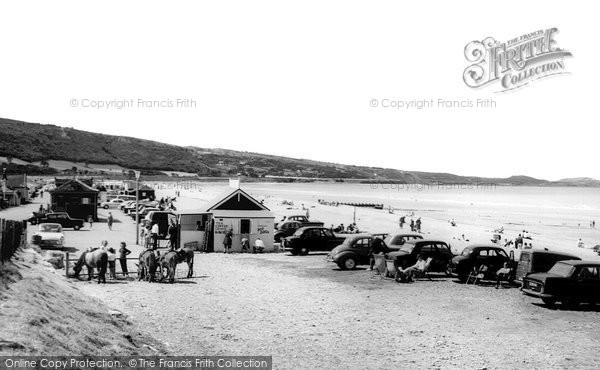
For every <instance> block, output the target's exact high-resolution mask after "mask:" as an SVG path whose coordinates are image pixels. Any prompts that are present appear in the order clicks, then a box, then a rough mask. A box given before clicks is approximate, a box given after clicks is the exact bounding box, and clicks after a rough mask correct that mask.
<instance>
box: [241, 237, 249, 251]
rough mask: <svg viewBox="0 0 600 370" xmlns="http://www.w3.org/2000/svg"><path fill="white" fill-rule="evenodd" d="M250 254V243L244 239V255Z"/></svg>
mask: <svg viewBox="0 0 600 370" xmlns="http://www.w3.org/2000/svg"><path fill="white" fill-rule="evenodd" d="M246 252H250V241H249V240H248V238H242V253H246Z"/></svg>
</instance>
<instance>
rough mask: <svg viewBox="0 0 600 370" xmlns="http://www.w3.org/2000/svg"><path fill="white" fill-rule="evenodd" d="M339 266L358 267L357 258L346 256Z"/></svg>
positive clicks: (350, 268)
mask: <svg viewBox="0 0 600 370" xmlns="http://www.w3.org/2000/svg"><path fill="white" fill-rule="evenodd" d="M338 266H340V268H341V269H342V270H354V269H355V268H356V260H355V259H354V258H352V257H346V258H344V259H343V260H342V261H341V262H340V264H339V265H338Z"/></svg>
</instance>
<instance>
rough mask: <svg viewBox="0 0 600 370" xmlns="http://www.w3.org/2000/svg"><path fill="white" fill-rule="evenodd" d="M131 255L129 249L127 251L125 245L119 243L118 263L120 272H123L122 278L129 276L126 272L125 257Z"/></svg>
mask: <svg viewBox="0 0 600 370" xmlns="http://www.w3.org/2000/svg"><path fill="white" fill-rule="evenodd" d="M130 253H131V251H130V250H129V249H127V244H125V242H121V247H120V248H119V263H120V264H121V272H123V276H129V271H127V256H128V255H129V254H130Z"/></svg>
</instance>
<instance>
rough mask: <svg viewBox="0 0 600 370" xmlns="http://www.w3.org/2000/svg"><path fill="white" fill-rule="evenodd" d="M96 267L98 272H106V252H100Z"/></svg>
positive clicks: (102, 273)
mask: <svg viewBox="0 0 600 370" xmlns="http://www.w3.org/2000/svg"><path fill="white" fill-rule="evenodd" d="M96 267H97V268H98V271H99V272H100V275H104V274H106V268H107V267H108V254H107V253H101V254H100V256H99V257H98V262H96Z"/></svg>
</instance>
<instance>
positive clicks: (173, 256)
mask: <svg viewBox="0 0 600 370" xmlns="http://www.w3.org/2000/svg"><path fill="white" fill-rule="evenodd" d="M181 262H187V265H188V273H187V277H188V278H191V277H192V276H194V250H193V249H192V248H191V247H183V248H181V249H180V250H178V251H175V250H171V251H169V252H167V253H166V254H165V255H164V256H162V257H161V259H160V263H159V264H160V266H161V268H164V269H166V270H167V273H166V274H165V275H166V277H167V278H168V279H169V282H170V283H172V282H173V281H175V268H176V267H177V264H178V263H181Z"/></svg>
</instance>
